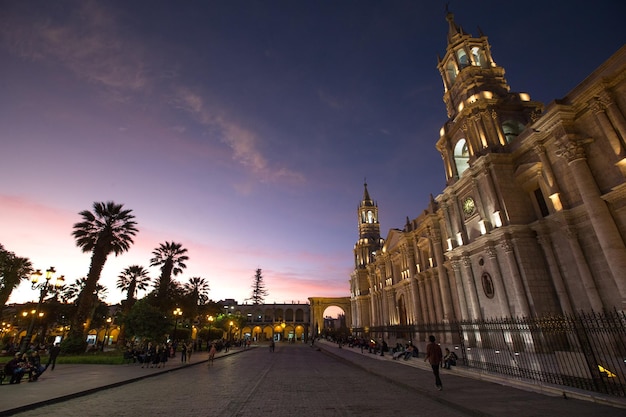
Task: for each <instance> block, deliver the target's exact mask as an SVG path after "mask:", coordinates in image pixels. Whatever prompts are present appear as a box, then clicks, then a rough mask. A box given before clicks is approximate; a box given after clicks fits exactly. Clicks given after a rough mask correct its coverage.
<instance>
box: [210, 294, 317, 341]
mask: <svg viewBox="0 0 626 417" xmlns="http://www.w3.org/2000/svg"><path fill="white" fill-rule="evenodd" d="M230 301H232V303H228V302H227V303H224V302H222V301H220V303H222V304H223V305H224V309H225V310H228V311H229V313H231V314H234V315H236V316H240V317H242V318H244V319H245V320H244V325H243V326H242V328H241V329H238V330H237V337H238V338H241V339H252V340H255V341H266V340H272V339H274V340H276V341H281V340H287V341H294V342H295V341H306V340H307V339H308V337H309V336H310V333H309V327H310V321H311V313H310V306H309V304H300V303H296V304H237V303H236V302H235V301H234V300H230Z"/></svg>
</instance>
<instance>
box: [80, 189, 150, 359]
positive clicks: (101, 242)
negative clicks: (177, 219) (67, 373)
mask: <svg viewBox="0 0 626 417" xmlns="http://www.w3.org/2000/svg"><path fill="white" fill-rule="evenodd" d="M131 213H132V210H124V209H123V205H122V204H115V203H114V202H113V201H109V202H106V203H101V202H95V203H93V212H91V211H89V210H85V211H81V212H80V213H79V214H80V215H81V216H82V218H83V221H82V222H80V223H76V224H74V231H73V232H72V235H73V236H74V238H75V240H76V246H78V247H79V248H81V249H82V251H83V252H91V264H90V265H89V273H88V274H87V279H86V281H85V286H84V288H83V289H82V291H81V293H80V295H79V297H78V308H77V312H76V315H75V316H74V318H73V320H72V327H71V329H70V334H69V336H68V339H75V340H74V341H72V342H68V344H69V345H72V346H76V347H77V348H76V350H78V347H79V346H81V345H82V344H83V343H84V341H85V337H84V336H85V331H86V330H87V329H88V328H89V322H88V321H87V320H88V318H90V317H89V314H90V312H92V310H93V305H94V293H95V291H96V285H97V283H98V280H99V279H100V274H101V273H102V268H104V264H105V262H106V260H107V257H108V256H109V254H111V253H114V254H115V256H118V255H120V254H122V253H124V252H126V251H128V249H130V246H131V245H132V244H133V236H135V234H137V232H138V230H137V227H136V225H137V223H136V222H135V221H134V220H133V219H134V218H135V216H134V215H133V214H131ZM85 322H87V326H83V323H85ZM78 339H80V340H81V341H82V342H83V343H79V342H78Z"/></svg>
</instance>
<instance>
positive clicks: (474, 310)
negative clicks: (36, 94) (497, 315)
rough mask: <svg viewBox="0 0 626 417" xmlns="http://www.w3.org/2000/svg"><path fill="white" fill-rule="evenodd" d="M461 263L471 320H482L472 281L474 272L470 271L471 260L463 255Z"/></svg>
mask: <svg viewBox="0 0 626 417" xmlns="http://www.w3.org/2000/svg"><path fill="white" fill-rule="evenodd" d="M461 261H462V262H463V278H464V282H465V287H466V288H467V292H466V294H467V295H469V303H470V305H469V307H470V311H471V314H472V317H471V319H472V320H478V319H481V318H482V314H481V312H480V303H479V301H478V292H477V291H476V280H475V279H474V272H473V271H472V260H471V259H470V257H469V256H467V255H463V258H461Z"/></svg>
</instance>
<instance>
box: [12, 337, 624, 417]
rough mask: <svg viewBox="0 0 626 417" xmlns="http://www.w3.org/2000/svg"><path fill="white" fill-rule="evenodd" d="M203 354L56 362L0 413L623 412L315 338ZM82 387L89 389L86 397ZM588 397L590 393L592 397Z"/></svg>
mask: <svg viewBox="0 0 626 417" xmlns="http://www.w3.org/2000/svg"><path fill="white" fill-rule="evenodd" d="M206 359H207V355H206V353H205V352H198V353H194V355H193V356H192V360H191V362H190V363H188V364H184V365H183V364H181V363H180V359H179V358H174V359H173V360H171V361H170V362H168V364H167V366H166V368H165V369H163V368H160V369H159V368H157V369H155V368H141V367H140V366H138V365H58V366H57V368H56V369H55V370H54V371H47V372H46V373H44V375H42V377H41V380H40V381H38V382H35V383H22V384H19V385H3V386H1V387H0V416H6V415H18V416H23V417H28V416H64V417H73V416H85V415H88V416H115V417H119V416H136V415H150V417H155V416H185V417H191V416H220V417H228V416H241V417H246V416H275V417H283V416H285V417H286V416H294V415H298V416H320V415H321V416H361V417H370V416H372V417H373V416H376V417H380V416H386V415H402V416H430V415H436V416H442V417H445V416H505V415H506V416H513V417H514V416H557V415H567V416H568V417H576V416H595V415H602V416H623V415H624V413H626V410H625V409H624V408H620V407H626V403H625V402H622V401H619V400H618V399H609V398H602V397H597V398H591V397H590V394H589V393H580V394H579V396H580V397H581V398H585V395H586V396H587V400H581V399H578V398H575V396H576V393H575V392H573V391H569V392H568V393H567V394H566V396H565V397H566V398H564V396H563V392H556V391H555V392H552V393H550V392H548V391H547V390H546V389H545V387H544V388H543V391H544V393H537V392H533V391H529V390H527V389H519V388H518V387H515V386H511V385H510V384H509V385H502V384H498V383H494V382H490V381H486V380H485V378H481V379H477V378H476V377H475V376H474V377H469V376H468V375H463V372H464V371H462V370H460V369H453V370H451V371H446V370H444V371H442V379H443V384H444V390H443V391H437V390H436V389H435V387H434V379H433V375H432V372H431V371H430V370H429V368H428V366H427V365H426V364H425V363H423V362H422V360H421V359H416V358H412V359H410V360H409V361H406V362H405V361H399V362H398V361H393V360H391V359H390V357H389V356H388V355H387V356H384V357H380V356H377V355H373V354H369V353H367V352H364V353H361V351H360V349H353V348H348V347H344V348H342V349H339V348H338V347H337V346H336V345H333V344H329V343H323V342H318V343H316V345H315V346H314V347H311V346H308V345H304V344H278V345H277V347H276V351H275V352H274V353H270V352H269V349H268V348H267V347H266V346H264V345H261V346H258V347H253V348H251V349H248V350H240V349H231V350H230V352H228V354H225V353H220V354H219V356H218V357H217V358H216V360H215V362H214V364H213V365H211V366H208V365H207V362H206ZM85 393H88V395H85ZM591 400H595V401H596V402H593V401H591Z"/></svg>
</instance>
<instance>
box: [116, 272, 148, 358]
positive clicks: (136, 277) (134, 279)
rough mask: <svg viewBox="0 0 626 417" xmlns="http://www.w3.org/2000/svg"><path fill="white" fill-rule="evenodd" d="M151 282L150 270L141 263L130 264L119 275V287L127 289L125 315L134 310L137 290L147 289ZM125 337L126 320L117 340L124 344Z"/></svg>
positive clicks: (124, 305)
mask: <svg viewBox="0 0 626 417" xmlns="http://www.w3.org/2000/svg"><path fill="white" fill-rule="evenodd" d="M149 284H150V277H149V276H148V271H147V270H146V269H145V268H144V267H143V266H139V265H131V266H129V267H128V268H126V269H125V270H124V271H122V273H121V274H120V275H119V276H118V277H117V288H119V289H120V290H122V291H126V301H125V302H124V303H122V304H123V308H124V311H123V312H124V316H127V315H128V313H129V312H130V311H131V310H132V308H133V305H134V304H135V302H136V301H137V299H136V298H135V297H136V296H137V291H138V290H145V289H147V288H148V285H149ZM125 339H126V323H125V320H124V321H123V322H122V326H121V328H120V332H119V334H118V337H117V340H118V343H121V345H122V346H123V344H124V342H125Z"/></svg>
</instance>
